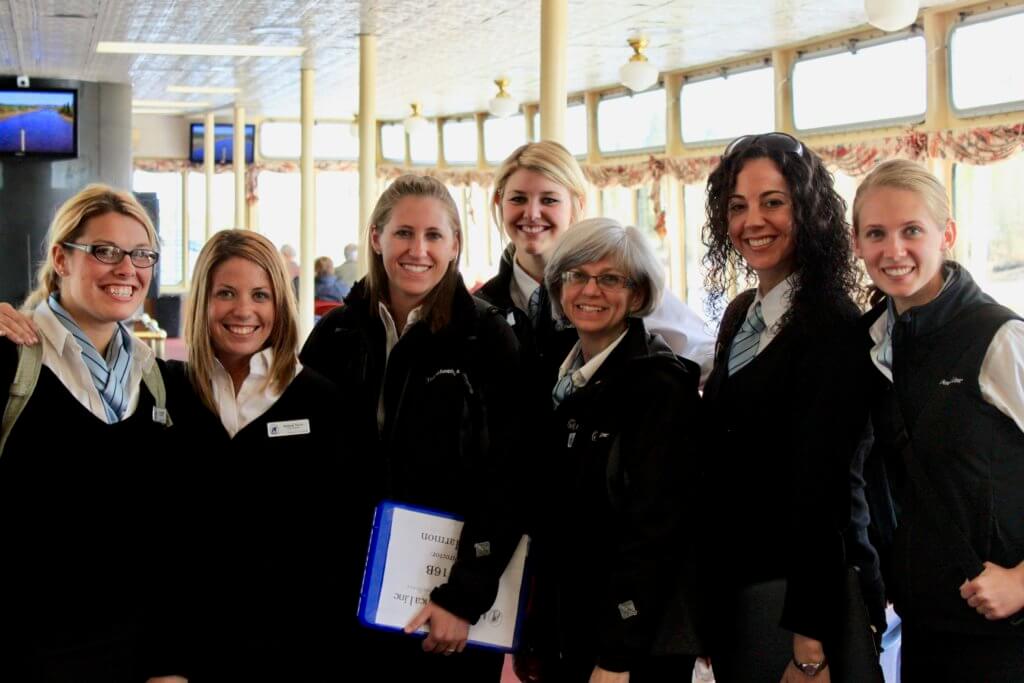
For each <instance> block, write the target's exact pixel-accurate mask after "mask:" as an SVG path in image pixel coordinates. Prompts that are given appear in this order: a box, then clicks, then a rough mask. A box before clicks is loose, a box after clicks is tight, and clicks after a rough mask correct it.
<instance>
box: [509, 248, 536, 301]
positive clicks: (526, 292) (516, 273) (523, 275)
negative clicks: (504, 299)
mask: <svg viewBox="0 0 1024 683" xmlns="http://www.w3.org/2000/svg"><path fill="white" fill-rule="evenodd" d="M539 287H540V283H539V282H537V281H536V280H534V279H533V276H531V275H530V274H529V273H527V272H526V271H525V270H524V269H523V267H522V266H521V265H519V261H517V260H516V259H515V257H513V258H512V280H511V282H509V286H508V294H509V296H510V297H511V298H512V303H513V304H514V305H515V307H516V308H518V309H519V310H520V311H523V312H524V313H529V311H530V297H531V296H533V293H534V292H536V291H537V289H538V288H539Z"/></svg>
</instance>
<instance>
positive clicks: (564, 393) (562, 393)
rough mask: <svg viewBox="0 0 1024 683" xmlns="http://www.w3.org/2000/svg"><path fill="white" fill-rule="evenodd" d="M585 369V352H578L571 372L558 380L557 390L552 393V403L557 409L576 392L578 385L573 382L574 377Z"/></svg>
mask: <svg viewBox="0 0 1024 683" xmlns="http://www.w3.org/2000/svg"><path fill="white" fill-rule="evenodd" d="M582 367H583V352H582V351H578V352H577V353H576V357H575V358H574V359H573V361H572V365H571V366H570V367H569V370H568V371H567V372H566V373H565V374H564V375H562V376H561V377H559V378H558V381H557V382H555V388H554V389H552V391H551V402H552V403H553V404H554V407H555V408H558V406H559V405H561V403H562V401H564V400H565V399H567V398H568V397H569V396H571V395H572V393H573V392H574V391H576V385H575V384H574V383H573V381H572V376H573V375H575V374H576V371H577V370H579V369H580V368H582Z"/></svg>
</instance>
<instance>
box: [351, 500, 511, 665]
mask: <svg viewBox="0 0 1024 683" xmlns="http://www.w3.org/2000/svg"><path fill="white" fill-rule="evenodd" d="M461 531H462V520H461V519H460V518H459V517H458V516H456V515H452V514H449V513H447V512H439V511H437V510H429V509H426V508H422V507H418V506H415V505H406V504H404V503H397V502H394V501H384V502H382V503H381V504H380V505H378V506H377V509H376V511H375V512H374V519H373V529H372V531H371V535H370V547H369V551H368V552H367V557H366V569H365V570H364V572H363V586H362V590H361V592H360V596H359V612H358V615H359V620H360V621H361V622H362V623H363V624H364V625H365V626H368V627H370V628H377V629H382V630H388V631H401V630H402V629H403V628H404V626H405V624H407V623H408V622H409V621H411V620H412V618H413V617H414V616H415V615H416V613H417V612H419V611H420V609H422V608H423V606H424V605H425V604H426V603H427V601H428V600H429V595H430V590H431V589H432V588H433V587H434V586H436V585H440V584H441V583H444V581H445V577H446V576H447V573H448V570H449V569H450V568H451V565H452V564H454V559H455V554H456V552H457V547H458V546H457V543H458V539H459V536H460V534H461ZM528 548H529V538H528V537H527V536H523V538H522V539H521V540H520V543H519V547H518V548H517V549H516V553H515V554H514V555H513V557H512V560H510V561H509V564H508V567H506V569H505V573H504V574H502V577H501V583H500V587H499V591H498V597H497V599H496V600H495V604H494V605H493V606H492V608H491V609H490V610H488V611H487V612H485V613H484V615H483V616H481V617H480V620H479V621H478V622H477V623H476V624H474V625H472V626H471V627H470V631H469V640H468V643H469V644H470V645H475V646H478V647H485V648H491V649H496V650H501V651H506V652H507V651H511V650H513V649H515V647H516V645H517V644H518V641H519V632H520V629H521V627H522V615H523V604H524V602H525V599H526V591H525V590H524V587H525V585H526V578H527V573H526V566H525V564H526V563H525V559H526V555H527V552H528ZM421 570H422V571H421ZM410 582H413V583H410ZM421 633H422V631H421Z"/></svg>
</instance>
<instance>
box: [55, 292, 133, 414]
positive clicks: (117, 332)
mask: <svg viewBox="0 0 1024 683" xmlns="http://www.w3.org/2000/svg"><path fill="white" fill-rule="evenodd" d="M48 303H49V305H50V310H52V311H53V313H54V315H56V316H57V320H59V321H60V322H61V324H62V325H63V326H64V328H65V329H67V331H68V332H70V333H71V334H72V335H73V336H74V338H75V341H77V342H78V345H79V346H80V347H81V348H82V359H83V360H84V361H85V367H87V368H89V374H90V375H92V382H93V384H94V385H95V386H96V390H97V391H98V392H99V394H100V398H101V399H102V400H103V407H104V409H105V410H106V413H107V423H108V424H114V423H115V422H120V421H121V418H122V417H123V416H124V411H125V410H126V409H127V407H128V374H129V370H131V367H132V347H131V340H130V338H129V336H128V333H127V331H125V329H124V326H123V325H121V324H120V323H118V325H117V327H116V328H115V329H114V336H113V337H111V338H110V343H109V344H108V345H107V357H106V358H104V357H103V356H101V355H100V352H99V351H98V350H97V349H96V347H95V346H93V343H92V342H91V341H90V340H89V337H88V336H86V334H85V332H83V331H82V328H81V327H79V326H78V323H76V322H75V320H74V318H72V317H71V314H70V313H68V312H67V311H66V310H64V307H63V306H61V305H60V302H58V301H57V297H56V296H55V295H53V294H51V295H50V299H49V301H48Z"/></svg>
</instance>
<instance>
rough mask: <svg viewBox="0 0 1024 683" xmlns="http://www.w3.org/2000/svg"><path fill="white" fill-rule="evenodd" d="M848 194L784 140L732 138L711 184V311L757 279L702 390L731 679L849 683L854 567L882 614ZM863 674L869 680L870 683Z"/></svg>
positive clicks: (730, 314)
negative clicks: (871, 527) (842, 669)
mask: <svg viewBox="0 0 1024 683" xmlns="http://www.w3.org/2000/svg"><path fill="white" fill-rule="evenodd" d="M844 211H845V203H844V202H843V200H842V199H841V198H840V196H839V195H838V194H837V192H836V190H835V188H834V187H833V182H832V177H831V175H830V174H829V173H828V171H827V170H826V169H825V167H824V165H823V164H822V162H821V160H820V159H819V158H818V157H817V156H816V155H815V154H814V153H813V152H811V151H810V150H809V149H807V147H806V146H805V145H804V144H803V143H802V142H800V141H799V140H797V139H795V138H793V137H791V136H789V135H786V134H783V133H768V134H764V135H748V136H744V137H741V138H739V139H737V140H735V141H733V142H732V143H731V144H730V145H729V146H728V147H727V148H726V150H725V153H724V154H723V156H722V159H721V163H720V164H719V165H718V167H717V168H716V169H715V170H714V171H713V172H712V173H711V175H710V177H709V178H708V188H707V215H708V221H707V223H706V224H705V226H704V242H705V244H706V245H707V247H708V253H707V256H706V257H705V259H704V264H705V266H706V267H707V269H708V275H707V289H708V292H709V294H710V298H711V302H712V304H713V305H721V303H722V301H723V299H724V298H725V297H726V295H727V293H728V292H729V291H730V290H731V289H732V288H733V287H734V286H736V285H737V284H740V283H741V282H743V281H744V280H742V279H741V277H744V276H745V281H747V282H752V283H753V284H754V285H755V286H754V287H753V288H752V289H748V290H746V291H744V292H742V293H741V294H739V295H738V296H736V298H735V299H733V300H732V301H731V302H730V303H729V305H728V307H727V308H726V310H725V314H724V317H723V319H722V323H721V326H720V329H719V334H718V344H717V349H716V355H715V365H714V370H713V371H712V373H711V377H710V378H709V379H708V381H707V383H706V385H705V387H704V397H703V402H704V408H705V411H706V428H705V429H706V433H707V434H708V435H709V436H708V438H707V444H706V446H705V449H704V450H705V454H704V455H705V457H704V470H705V479H704V487H703V492H704V495H705V505H706V507H705V509H707V510H714V511H715V513H714V514H713V515H710V516H709V517H708V518H707V523H706V527H705V535H706V544H705V546H706V547H705V548H704V550H703V552H702V558H703V559H704V560H706V562H705V566H704V569H703V572H702V575H703V576H704V580H705V581H706V586H707V588H708V590H707V592H706V599H707V614H708V617H709V619H710V625H711V628H710V629H709V637H710V648H709V650H710V654H711V661H712V666H713V667H714V670H715V676H716V680H717V681H718V682H719V683H734V682H742V683H755V682H758V683H760V682H763V683H778V681H780V680H782V681H785V682H787V683H791V682H796V681H803V680H808V679H811V678H815V679H816V680H824V681H828V680H830V678H831V679H834V680H839V679H840V676H839V671H838V667H830V666H829V661H830V658H834V657H835V656H836V655H837V654H838V653H839V652H840V651H841V650H842V648H841V647H840V646H841V645H843V643H842V642H841V641H840V639H842V638H843V636H842V635H841V632H842V627H843V624H844V623H845V621H846V619H847V617H848V616H849V615H848V613H847V611H846V607H845V603H844V596H845V590H844V588H845V585H846V580H845V579H846V576H847V566H856V567H858V568H859V569H860V579H861V586H862V589H863V591H864V592H865V594H866V595H867V596H868V604H869V606H870V608H871V615H872V622H873V624H875V625H876V627H877V628H878V629H879V630H878V632H879V633H881V631H882V630H883V629H881V626H882V623H883V621H884V616H883V611H882V610H883V605H882V597H881V587H880V579H879V572H878V566H877V556H876V555H875V553H874V550H873V549H872V548H871V546H870V544H869V543H868V542H867V534H866V524H867V513H866V505H865V503H864V495H863V490H862V487H863V481H862V479H861V468H862V464H863V458H864V455H865V451H866V449H867V446H868V445H869V441H868V437H867V434H868V432H867V431H866V427H867V425H868V415H867V410H866V404H865V403H864V402H863V400H864V397H863V396H858V392H857V391H854V390H853V387H857V386H859V385H860V383H858V382H857V381H856V378H855V377H854V374H853V373H854V372H855V367H856V364H855V363H852V362H848V360H847V359H850V358H852V357H853V356H851V354H850V352H849V348H850V343H851V342H850V340H851V339H852V338H853V330H854V323H855V322H856V320H857V318H858V314H859V311H858V308H857V307H856V306H855V305H854V303H853V302H852V300H851V295H852V294H853V293H854V292H855V291H856V290H857V286H858V272H857V270H856V268H855V265H854V262H853V254H852V250H851V240H850V232H849V228H848V226H847V223H846V221H845V219H844ZM858 683H859V682H858Z"/></svg>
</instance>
